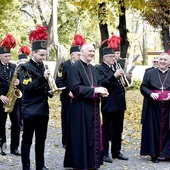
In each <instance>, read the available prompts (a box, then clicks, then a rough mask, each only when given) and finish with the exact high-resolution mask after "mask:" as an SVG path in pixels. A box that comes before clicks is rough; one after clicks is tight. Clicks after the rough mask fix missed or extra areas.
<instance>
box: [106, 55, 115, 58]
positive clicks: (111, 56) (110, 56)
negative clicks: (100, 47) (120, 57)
mask: <svg viewBox="0 0 170 170" xmlns="http://www.w3.org/2000/svg"><path fill="white" fill-rule="evenodd" d="M107 57H109V58H115V56H114V55H109V56H107Z"/></svg>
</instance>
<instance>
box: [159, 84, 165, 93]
mask: <svg viewBox="0 0 170 170" xmlns="http://www.w3.org/2000/svg"><path fill="white" fill-rule="evenodd" d="M160 89H161V90H162V93H163V91H164V89H165V87H163V85H162V87H161V88H160Z"/></svg>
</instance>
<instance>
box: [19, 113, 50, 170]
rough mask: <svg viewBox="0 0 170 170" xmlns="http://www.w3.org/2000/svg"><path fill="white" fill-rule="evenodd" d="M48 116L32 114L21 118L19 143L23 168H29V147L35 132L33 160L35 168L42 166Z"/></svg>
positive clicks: (39, 169) (39, 168)
mask: <svg viewBox="0 0 170 170" xmlns="http://www.w3.org/2000/svg"><path fill="white" fill-rule="evenodd" d="M48 120H49V116H42V115H32V116H30V117H29V118H23V125H24V127H23V135H22V143H21V159H22V165H23V170H29V169H30V148H31V145H32V139H33V135H34V132H35V159H36V160H35V161H36V170H41V169H42V168H43V166H44V150H45V140H46V136H47V127H48Z"/></svg>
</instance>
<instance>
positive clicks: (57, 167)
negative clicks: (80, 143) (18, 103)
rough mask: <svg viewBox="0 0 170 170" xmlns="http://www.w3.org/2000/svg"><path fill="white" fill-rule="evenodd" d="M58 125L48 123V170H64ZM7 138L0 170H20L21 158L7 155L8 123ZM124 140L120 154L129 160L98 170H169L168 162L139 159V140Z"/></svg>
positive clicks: (33, 166)
mask: <svg viewBox="0 0 170 170" xmlns="http://www.w3.org/2000/svg"><path fill="white" fill-rule="evenodd" d="M56 125H58V127H57V126H56ZM59 125H60V122H59V121H57V120H50V122H49V128H48V137H47V141H46V152H45V161H46V166H47V167H48V168H49V170H66V169H65V168H63V157H64V151H65V150H64V149H63V148H62V144H61V130H60V127H59ZM21 133H22V132H21ZM21 135H22V134H21ZM7 138H8V140H7V156H1V155H0V170H22V167H21V158H20V157H17V156H14V155H12V154H10V153H9V143H10V139H9V123H8V125H7ZM125 138H126V139H124V140H123V146H122V153H123V154H125V155H126V156H128V157H129V160H128V161H120V160H114V161H113V163H104V165H103V166H101V168H100V170H170V162H165V161H161V162H159V163H158V164H154V163H152V162H151V161H150V158H149V157H140V156H139V148H140V140H139V139H137V138H136V139H135V138H131V135H126V136H125ZM125 148H126V149H125ZM125 150H126V151H125ZM31 167H32V170H35V161H34V142H33V146H32V149H31Z"/></svg>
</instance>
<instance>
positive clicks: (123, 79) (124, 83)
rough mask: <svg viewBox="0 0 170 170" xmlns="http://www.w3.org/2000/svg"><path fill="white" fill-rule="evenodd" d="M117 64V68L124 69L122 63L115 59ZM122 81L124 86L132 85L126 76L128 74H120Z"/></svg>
mask: <svg viewBox="0 0 170 170" xmlns="http://www.w3.org/2000/svg"><path fill="white" fill-rule="evenodd" d="M115 64H116V70H119V69H122V67H121V65H120V64H119V63H118V62H117V61H115ZM120 82H121V83H122V85H123V87H126V88H127V87H130V84H129V81H128V80H127V78H126V75H125V74H123V75H122V76H120Z"/></svg>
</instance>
